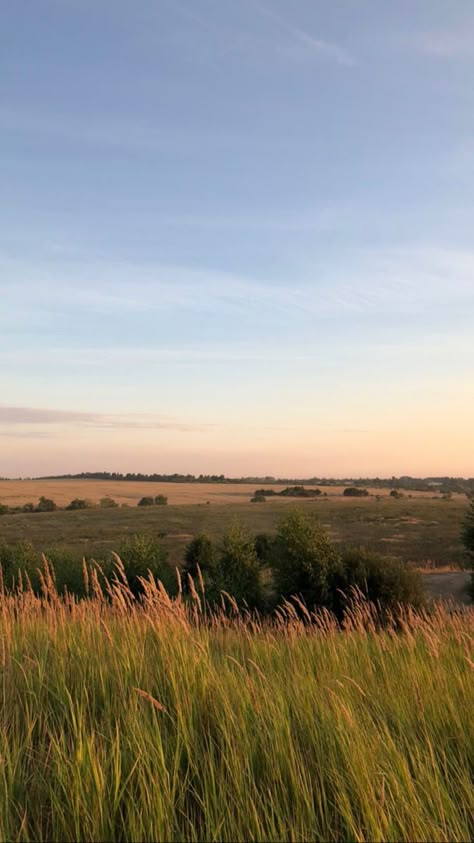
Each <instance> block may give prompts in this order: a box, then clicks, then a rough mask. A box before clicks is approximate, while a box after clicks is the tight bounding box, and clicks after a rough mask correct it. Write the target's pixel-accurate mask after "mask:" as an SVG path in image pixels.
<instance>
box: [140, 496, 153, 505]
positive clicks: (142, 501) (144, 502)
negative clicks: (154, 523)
mask: <svg viewBox="0 0 474 843" xmlns="http://www.w3.org/2000/svg"><path fill="white" fill-rule="evenodd" d="M154 504H155V500H154V498H150V497H145V498H140V500H139V501H138V504H137V506H154Z"/></svg>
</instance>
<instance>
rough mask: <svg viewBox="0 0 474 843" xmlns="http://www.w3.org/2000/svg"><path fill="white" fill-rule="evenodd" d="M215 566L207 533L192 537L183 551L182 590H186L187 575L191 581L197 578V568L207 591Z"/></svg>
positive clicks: (214, 557) (214, 558)
mask: <svg viewBox="0 0 474 843" xmlns="http://www.w3.org/2000/svg"><path fill="white" fill-rule="evenodd" d="M216 564H217V558H216V551H215V548H214V545H213V543H212V541H211V539H210V538H209V536H208V535H207V533H200V534H199V535H197V536H194V538H193V539H191V541H190V542H189V544H188V545H187V546H186V549H185V551H184V564H183V567H182V574H183V587H184V590H185V591H187V590H188V585H189V582H188V574H189V575H190V576H191V577H192V578H193V580H194V579H196V577H197V576H198V566H199V570H200V571H201V573H202V575H203V578H204V584H205V587H206V590H207V585H208V582H209V585H211V582H212V579H213V574H214V573H215V569H216Z"/></svg>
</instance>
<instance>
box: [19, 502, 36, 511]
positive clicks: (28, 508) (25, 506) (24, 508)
mask: <svg viewBox="0 0 474 843" xmlns="http://www.w3.org/2000/svg"><path fill="white" fill-rule="evenodd" d="M21 511H22V512H34V511H35V505H34V503H31V502H29V503H25V504H23V506H22V508H21Z"/></svg>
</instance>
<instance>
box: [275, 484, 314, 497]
mask: <svg viewBox="0 0 474 843" xmlns="http://www.w3.org/2000/svg"><path fill="white" fill-rule="evenodd" d="M279 494H280V495H281V497H283V498H317V497H319V495H320V494H321V489H305V487H304V486H287V488H286V489H283V490H282V491H281V492H279Z"/></svg>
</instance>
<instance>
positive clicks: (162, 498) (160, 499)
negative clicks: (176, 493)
mask: <svg viewBox="0 0 474 843" xmlns="http://www.w3.org/2000/svg"><path fill="white" fill-rule="evenodd" d="M167 503H168V498H167V497H166V495H157V496H156V498H155V504H156V505H157V506H165V505H166V504H167Z"/></svg>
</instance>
